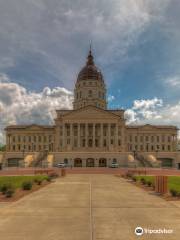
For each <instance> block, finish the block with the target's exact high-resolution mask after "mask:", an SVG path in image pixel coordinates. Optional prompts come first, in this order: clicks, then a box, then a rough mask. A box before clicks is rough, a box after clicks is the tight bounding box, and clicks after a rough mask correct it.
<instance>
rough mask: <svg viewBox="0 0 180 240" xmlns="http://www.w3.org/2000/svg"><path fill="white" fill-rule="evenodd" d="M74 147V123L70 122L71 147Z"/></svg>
mask: <svg viewBox="0 0 180 240" xmlns="http://www.w3.org/2000/svg"><path fill="white" fill-rule="evenodd" d="M73 147H74V137H73V124H72V123H70V148H71V149H73Z"/></svg>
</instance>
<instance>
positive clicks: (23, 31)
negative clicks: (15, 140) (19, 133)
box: [0, 0, 180, 139]
mask: <svg viewBox="0 0 180 240" xmlns="http://www.w3.org/2000/svg"><path fill="white" fill-rule="evenodd" d="M179 11H180V1H178V0H158V1H155V0H147V1H145V0H111V1H107V0H94V1H92V0H91V1H90V0H87V1H83V0H77V1H72V0H69V1H67V0H66V1H65V0H51V1H48V0H23V1H22V0H14V1H11V0H6V1H3V0H0V56H1V58H0V114H1V116H0V117H1V119H2V118H3V120H0V132H1V133H0V135H1V136H0V139H2V138H3V137H2V136H3V131H2V129H3V128H4V126H5V125H7V124H12V123H15V124H18V123H25V122H28V123H29V122H36V123H40V122H41V123H50V122H53V120H52V119H53V116H54V113H53V110H54V109H55V108H62V107H67V108H71V107H72V105H71V102H72V98H73V96H72V90H73V87H74V83H75V81H76V76H77V74H78V72H79V71H80V69H81V68H82V66H83V65H84V64H85V59H86V56H87V52H88V48H89V43H90V41H92V43H93V53H94V56H95V62H96V64H97V65H98V66H99V68H100V69H101V71H102V72H103V75H104V78H105V81H106V83H107V87H108V96H109V99H110V101H109V107H110V108H125V109H127V118H128V119H129V122H130V123H137V122H150V123H154V124H159V123H161V122H162V123H164V124H174V125H178V126H180V124H179V121H178V120H177V119H178V117H180V94H179V92H180V31H179V26H180V15H179ZM14 99H16V104H15V102H14ZM64 99H65V101H64ZM29 100H30V101H31V103H30V102H29ZM62 100H63V103H62ZM44 101H46V104H47V105H48V106H49V107H48V108H47V112H46V111H45V112H44V111H43V110H44V108H43V102H44ZM64 103H66V105H64ZM14 104H15V105H14ZM22 107H24V108H26V109H28V110H27V112H29V114H31V117H29V116H28V117H24V115H25V114H26V115H27V112H25V110H22ZM48 111H49V112H50V113H48ZM17 112H19V114H21V117H19V116H18V114H17ZM169 114H170V115H171V116H169ZM164 119H165V120H164Z"/></svg>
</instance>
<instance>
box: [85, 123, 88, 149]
mask: <svg viewBox="0 0 180 240" xmlns="http://www.w3.org/2000/svg"><path fill="white" fill-rule="evenodd" d="M87 146H88V124H87V123H85V147H87Z"/></svg>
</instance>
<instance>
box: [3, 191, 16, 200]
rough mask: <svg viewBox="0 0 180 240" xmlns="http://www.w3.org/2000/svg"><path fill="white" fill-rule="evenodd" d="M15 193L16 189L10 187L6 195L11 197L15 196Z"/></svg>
mask: <svg viewBox="0 0 180 240" xmlns="http://www.w3.org/2000/svg"><path fill="white" fill-rule="evenodd" d="M14 193H15V190H14V189H8V190H7V191H6V193H5V196H6V197H7V198H11V197H12V196H13V194H14Z"/></svg>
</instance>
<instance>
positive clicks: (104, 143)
mask: <svg viewBox="0 0 180 240" xmlns="http://www.w3.org/2000/svg"><path fill="white" fill-rule="evenodd" d="M103 146H104V147H106V139H104V141H103Z"/></svg>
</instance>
